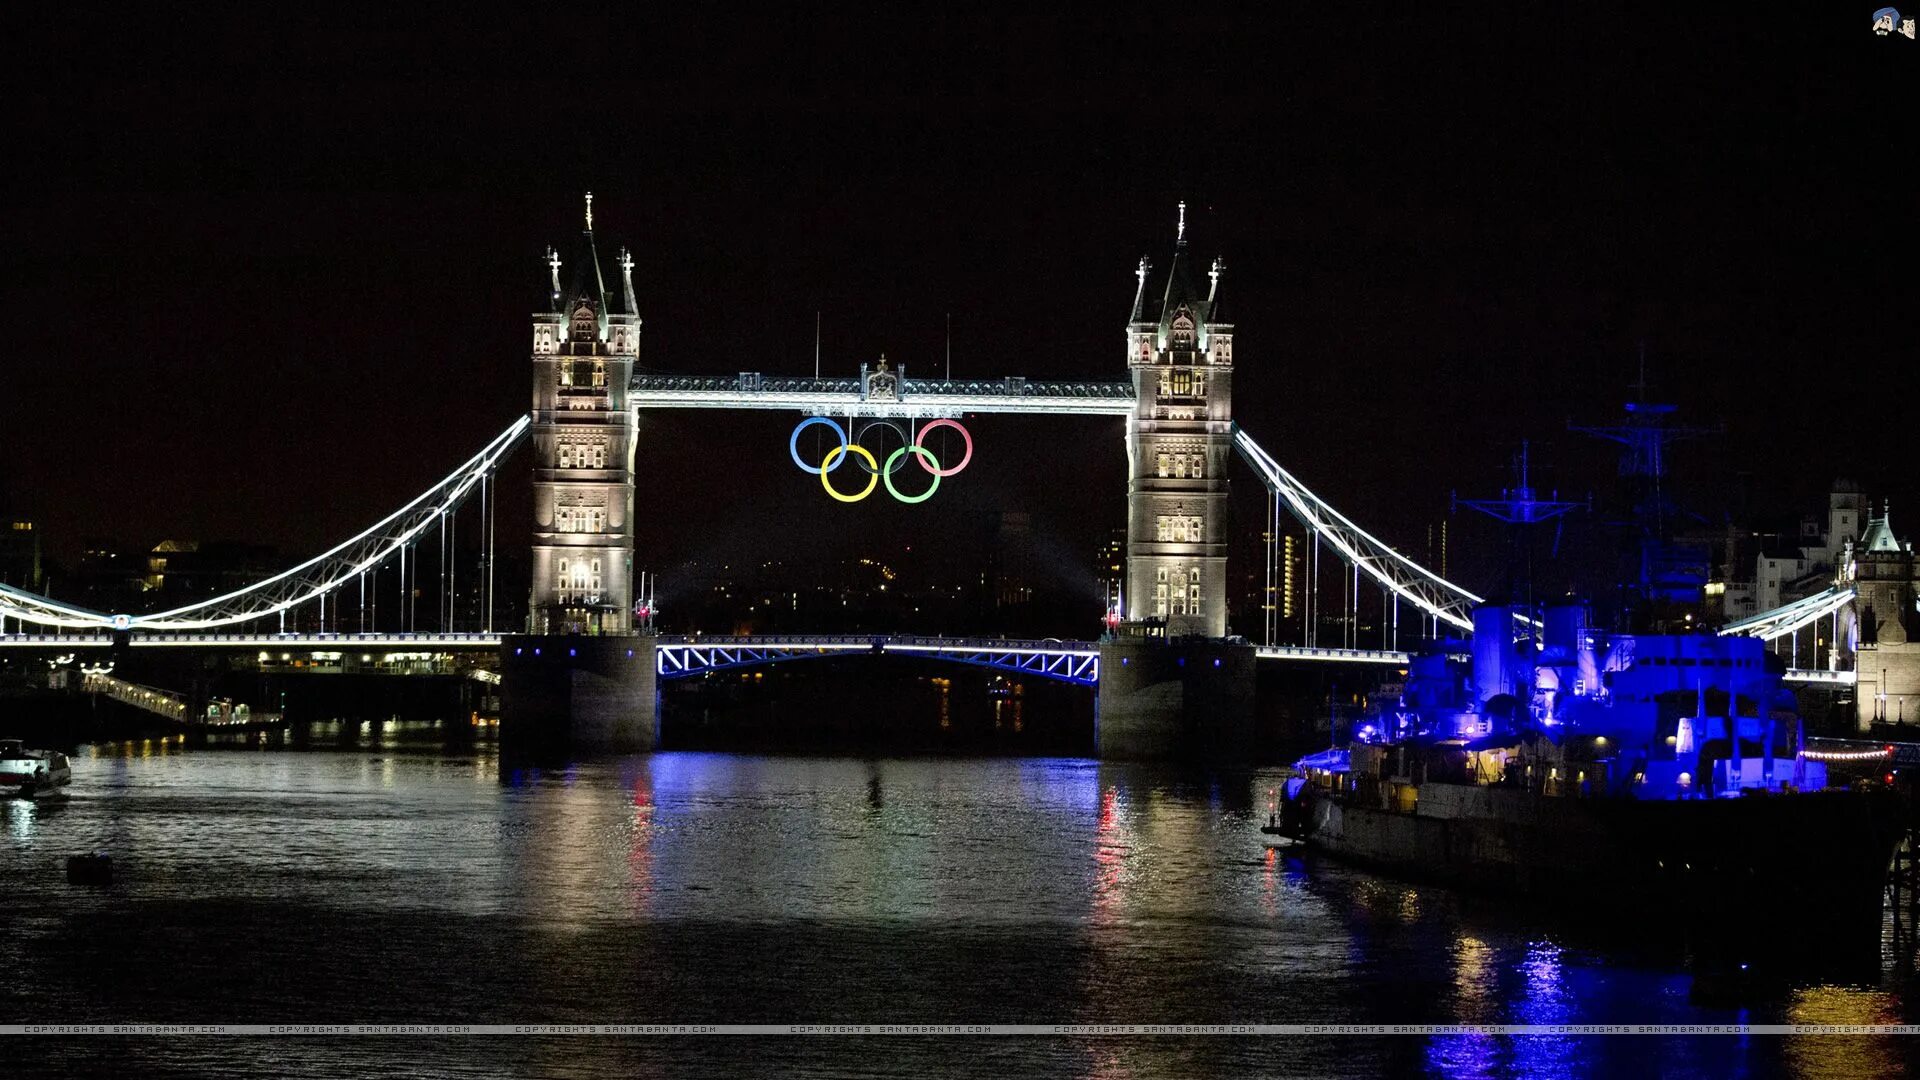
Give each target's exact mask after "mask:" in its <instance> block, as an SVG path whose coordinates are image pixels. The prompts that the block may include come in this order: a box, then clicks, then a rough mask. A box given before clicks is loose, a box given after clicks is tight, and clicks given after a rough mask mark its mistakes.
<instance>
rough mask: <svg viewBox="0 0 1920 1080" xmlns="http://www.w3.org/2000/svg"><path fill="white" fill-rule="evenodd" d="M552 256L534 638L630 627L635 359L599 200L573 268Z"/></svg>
mask: <svg viewBox="0 0 1920 1080" xmlns="http://www.w3.org/2000/svg"><path fill="white" fill-rule="evenodd" d="M566 265H567V264H566V263H565V262H563V260H562V259H561V257H560V255H559V254H558V253H557V252H555V251H553V250H552V249H551V248H550V249H548V251H547V269H548V283H547V303H546V305H545V310H543V311H540V312H538V313H536V314H535V315H534V316H533V592H532V597H531V603H530V605H529V609H528V614H527V630H528V632H529V633H533V634H626V633H630V632H632V630H633V431H634V417H633V411H632V410H631V409H629V408H628V407H627V388H628V385H629V384H630V383H631V381H632V377H633V363H634V360H635V358H636V357H637V356H638V355H639V352H640V316H639V313H638V312H637V311H636V310H635V307H636V305H635V302H634V295H633V259H632V258H631V257H630V256H628V255H627V253H626V251H625V250H622V251H621V253H620V258H619V261H618V266H619V268H620V285H621V289H620V292H619V293H618V294H615V293H611V292H609V291H608V289H607V285H606V279H605V278H604V277H602V275H601V272H600V258H599V255H598V254H597V253H596V252H595V250H594V243H593V196H592V195H591V194H589V195H588V196H587V209H586V227H585V228H584V229H583V230H582V231H581V233H580V242H579V247H578V249H577V252H576V254H575V256H574V259H573V260H572V264H571V267H570V269H571V270H572V278H571V281H572V284H571V285H570V286H569V287H567V288H565V289H563V288H562V287H561V284H560V279H561V269H562V267H563V266H566Z"/></svg>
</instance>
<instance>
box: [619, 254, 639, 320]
mask: <svg viewBox="0 0 1920 1080" xmlns="http://www.w3.org/2000/svg"><path fill="white" fill-rule="evenodd" d="M618 262H619V264H620V294H621V300H622V304H623V306H622V308H621V314H623V315H638V314H640V301H639V300H638V299H636V298H635V297H634V295H633V256H632V255H631V254H629V253H628V252H627V249H626V248H624V247H623V248H621V249H620V258H619V260H618Z"/></svg>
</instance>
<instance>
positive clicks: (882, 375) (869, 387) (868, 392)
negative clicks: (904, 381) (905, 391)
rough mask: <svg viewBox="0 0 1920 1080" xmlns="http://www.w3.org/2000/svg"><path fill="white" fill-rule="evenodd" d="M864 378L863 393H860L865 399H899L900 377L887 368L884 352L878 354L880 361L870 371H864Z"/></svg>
mask: <svg viewBox="0 0 1920 1080" xmlns="http://www.w3.org/2000/svg"><path fill="white" fill-rule="evenodd" d="M865 378H866V386H865V387H864V390H865V393H864V394H862V396H863V397H864V398H865V399H866V400H868V401H899V400H900V378H899V376H897V375H895V374H894V373H893V372H891V371H888V370H887V355H886V354H885V353H881V354H880V362H879V363H878V364H877V365H875V366H874V369H873V370H872V371H869V372H866V374H865Z"/></svg>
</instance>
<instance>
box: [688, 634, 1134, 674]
mask: <svg viewBox="0 0 1920 1080" xmlns="http://www.w3.org/2000/svg"><path fill="white" fill-rule="evenodd" d="M861 653H865V654H870V655H874V656H883V655H896V656H921V657H926V658H928V659H934V660H946V661H949V662H952V663H956V664H971V665H973V666H975V667H988V668H996V669H998V670H1001V671H1012V672H1018V673H1020V674H1023V675H1038V676H1040V677H1041V678H1046V679H1054V680H1057V681H1059V682H1066V683H1073V684H1075V685H1078V686H1092V685H1094V684H1095V683H1097V682H1099V681H1100V648H1099V646H1098V645H1096V644H1094V643H1093V642H1081V641H1002V640H997V639H975V638H926V637H902V636H878V637H875V636H844V635H800V636H792V637H749V638H706V637H702V638H661V639H660V642H659V645H658V649H657V652H656V660H655V665H656V667H655V670H656V671H658V672H659V674H660V677H661V678H665V679H677V678H683V677H685V676H689V675H704V674H706V673H707V672H710V671H724V670H727V669H729V668H739V667H751V666H754V665H758V664H776V663H780V662H782V661H786V660H806V659H824V658H827V657H833V656H847V655H854V654H861Z"/></svg>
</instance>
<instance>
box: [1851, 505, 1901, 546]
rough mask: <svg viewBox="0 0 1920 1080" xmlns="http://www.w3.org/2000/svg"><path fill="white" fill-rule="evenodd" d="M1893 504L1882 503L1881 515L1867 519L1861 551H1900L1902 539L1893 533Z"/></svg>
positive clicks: (1861, 540)
mask: <svg viewBox="0 0 1920 1080" xmlns="http://www.w3.org/2000/svg"><path fill="white" fill-rule="evenodd" d="M1892 518H1893V504H1892V503H1890V502H1883V503H1881V504H1880V516H1879V517H1876V518H1871V519H1869V520H1868V521H1867V531H1866V532H1864V533H1862V534H1861V536H1860V550H1861V551H1899V550H1900V541H1899V540H1898V539H1896V538H1895V537H1894V535H1893V521H1892Z"/></svg>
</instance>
